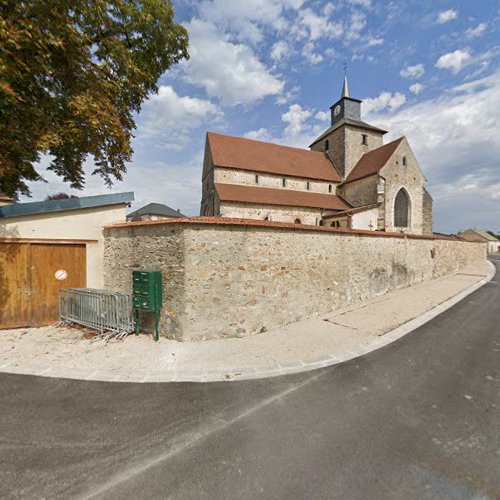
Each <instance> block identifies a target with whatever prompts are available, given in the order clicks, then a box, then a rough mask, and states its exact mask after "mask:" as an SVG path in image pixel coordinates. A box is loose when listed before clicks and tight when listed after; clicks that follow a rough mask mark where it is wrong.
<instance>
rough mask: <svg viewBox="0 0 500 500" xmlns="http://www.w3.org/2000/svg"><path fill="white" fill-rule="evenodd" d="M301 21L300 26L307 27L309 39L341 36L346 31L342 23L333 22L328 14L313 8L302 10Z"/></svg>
mask: <svg viewBox="0 0 500 500" xmlns="http://www.w3.org/2000/svg"><path fill="white" fill-rule="evenodd" d="M299 22H300V27H301V28H305V29H306V31H307V34H308V37H309V40H318V39H320V38H339V37H340V36H342V34H343V32H344V30H343V28H342V24H341V23H334V22H331V21H330V20H329V19H328V16H325V15H318V14H316V13H315V12H314V11H313V10H311V9H303V10H301V11H300V20H299Z"/></svg>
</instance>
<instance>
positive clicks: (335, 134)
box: [310, 75, 386, 180]
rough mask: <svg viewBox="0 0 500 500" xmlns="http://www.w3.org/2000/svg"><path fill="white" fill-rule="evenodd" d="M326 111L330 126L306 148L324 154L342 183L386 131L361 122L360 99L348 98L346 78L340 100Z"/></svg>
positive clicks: (379, 144)
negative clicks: (329, 117) (329, 112)
mask: <svg viewBox="0 0 500 500" xmlns="http://www.w3.org/2000/svg"><path fill="white" fill-rule="evenodd" d="M330 111H331V125H330V127H328V129H327V130H325V131H324V132H323V133H322V134H321V135H320V136H319V137H318V138H317V139H316V140H315V141H314V142H313V143H312V144H311V146H310V148H311V149H312V150H313V151H323V152H325V153H326V154H327V155H328V157H329V158H330V160H331V161H332V163H333V165H334V166H335V168H336V169H337V170H338V172H339V173H340V175H341V177H342V179H343V180H345V179H347V177H348V176H349V173H350V172H351V171H352V169H353V168H354V167H355V165H356V163H357V162H358V161H359V159H360V158H361V157H362V156H363V155H364V154H365V153H367V152H368V151H371V150H372V149H375V148H378V147H380V146H382V138H383V135H384V134H385V133H386V131H385V130H382V129H380V128H378V127H374V126H373V125H370V124H369V123H366V122H364V121H362V120H361V100H360V99H354V98H353V97H351V95H350V93H349V84H348V82H347V75H344V84H343V86H342V93H341V95H340V99H339V100H338V101H337V102H336V103H335V104H334V105H333V106H332V107H331V108H330Z"/></svg>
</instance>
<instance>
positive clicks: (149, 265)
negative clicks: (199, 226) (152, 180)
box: [104, 224, 186, 340]
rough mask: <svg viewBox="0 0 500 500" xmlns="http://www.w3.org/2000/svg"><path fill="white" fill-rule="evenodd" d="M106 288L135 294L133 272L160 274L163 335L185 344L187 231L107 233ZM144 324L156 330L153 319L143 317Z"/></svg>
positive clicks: (149, 228) (156, 228)
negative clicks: (185, 243)
mask: <svg viewBox="0 0 500 500" xmlns="http://www.w3.org/2000/svg"><path fill="white" fill-rule="evenodd" d="M104 237H105V243H104V284H105V288H107V289H110V290H121V291H123V292H127V293H131V292H132V270H134V269H153V270H161V272H162V277H163V305H164V307H163V310H162V315H161V332H162V335H164V336H166V337H169V338H171V339H177V340H182V337H183V331H184V329H183V326H182V325H181V323H180V320H181V318H182V317H183V314H182V310H183V309H184V304H185V290H184V288H185V276H186V274H185V269H184V264H185V252H184V227H182V226H179V225H175V226H169V225H163V224H160V225H130V226H128V227H123V228H120V229H119V230H113V229H105V230H104ZM141 324H143V325H146V329H148V330H150V331H152V329H153V324H154V323H153V315H152V314H149V313H145V314H142V315H141Z"/></svg>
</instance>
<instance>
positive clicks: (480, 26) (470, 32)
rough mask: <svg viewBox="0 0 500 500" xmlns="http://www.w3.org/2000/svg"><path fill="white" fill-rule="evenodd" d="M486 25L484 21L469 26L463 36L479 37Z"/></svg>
mask: <svg viewBox="0 0 500 500" xmlns="http://www.w3.org/2000/svg"><path fill="white" fill-rule="evenodd" d="M487 26H488V25H487V24H486V23H480V24H478V25H477V26H476V27H475V28H469V29H468V30H466V32H465V36H466V37H467V38H477V37H480V36H481V35H482V34H483V33H484V32H485V31H486V28H487Z"/></svg>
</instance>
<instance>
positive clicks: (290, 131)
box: [281, 104, 312, 137]
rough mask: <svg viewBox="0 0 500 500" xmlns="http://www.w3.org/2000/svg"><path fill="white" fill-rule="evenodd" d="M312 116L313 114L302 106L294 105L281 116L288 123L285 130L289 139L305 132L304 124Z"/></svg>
mask: <svg viewBox="0 0 500 500" xmlns="http://www.w3.org/2000/svg"><path fill="white" fill-rule="evenodd" d="M311 115H312V112H311V111H309V110H307V109H303V108H302V106H300V104H292V105H291V106H290V107H289V108H288V111H287V112H286V113H283V114H282V115H281V119H282V120H283V121H284V122H285V123H288V125H287V127H286V128H285V135H286V136H288V137H297V136H298V135H300V134H301V133H302V132H303V131H304V124H305V122H306V121H307V119H308V118H309V117H310V116H311Z"/></svg>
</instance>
